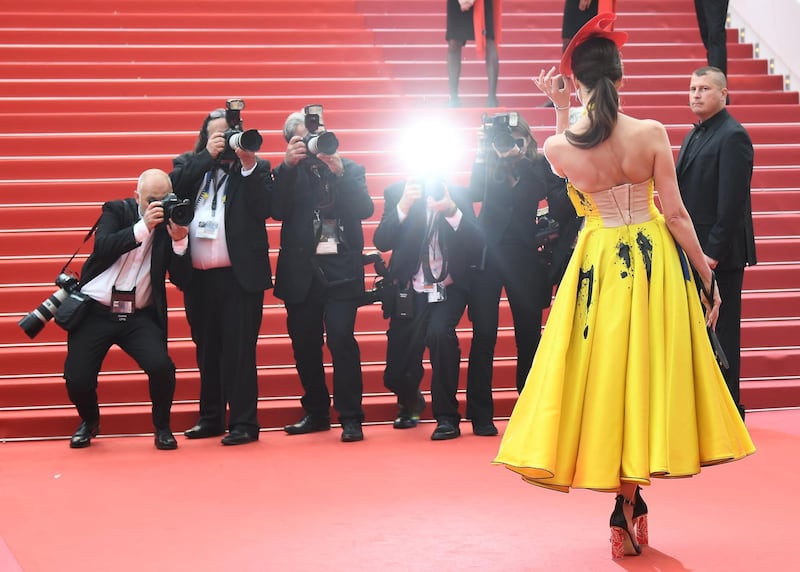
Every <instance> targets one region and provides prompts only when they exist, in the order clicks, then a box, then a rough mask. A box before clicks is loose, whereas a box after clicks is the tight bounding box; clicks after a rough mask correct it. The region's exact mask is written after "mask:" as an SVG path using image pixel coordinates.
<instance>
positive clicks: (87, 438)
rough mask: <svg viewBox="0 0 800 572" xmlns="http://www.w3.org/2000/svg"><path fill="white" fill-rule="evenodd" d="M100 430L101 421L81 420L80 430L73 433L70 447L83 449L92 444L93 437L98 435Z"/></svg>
mask: <svg viewBox="0 0 800 572" xmlns="http://www.w3.org/2000/svg"><path fill="white" fill-rule="evenodd" d="M99 432H100V422H99V421H81V424H80V425H79V426H78V430H77V431H75V433H73V434H72V439H70V441H69V447H70V449H83V448H84V447H88V446H89V445H91V444H92V437H97V434H98V433H99Z"/></svg>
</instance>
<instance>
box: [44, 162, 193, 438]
mask: <svg viewBox="0 0 800 572" xmlns="http://www.w3.org/2000/svg"><path fill="white" fill-rule="evenodd" d="M171 191H172V185H171V183H170V180H169V177H168V176H167V174H166V173H165V172H163V171H160V170H158V169H149V170H147V171H144V172H143V173H142V174H141V176H140V177H139V180H138V183H137V185H136V198H135V199H133V198H131V199H123V200H117V201H109V202H107V203H105V204H104V205H103V212H102V215H101V216H100V219H99V220H98V223H97V231H96V234H95V240H94V249H93V251H92V254H91V256H89V258H88V259H87V260H86V263H85V264H84V265H83V269H82V271H81V281H80V283H81V286H80V292H81V293H82V294H84V295H85V296H88V297H89V298H90V301H89V303H88V308H87V309H86V313H85V315H84V317H83V318H82V319H81V320H80V322H78V323H77V324H75V325H73V326H71V327H70V329H69V333H68V335H67V359H66V362H65V363H64V379H66V382H67V393H68V394H69V398H70V400H71V401H72V403H74V404H75V407H76V408H77V409H78V414H79V415H80V417H81V424H80V426H79V427H78V430H77V431H75V434H74V435H73V436H72V439H71V440H70V444H69V446H70V447H71V448H73V449H82V448H84V447H88V446H89V445H91V441H92V438H93V437H95V436H96V435H97V434H98V433H99V431H100V408H99V405H98V402H97V375H98V373H99V372H100V367H101V365H102V363H103V359H105V357H106V354H108V350H109V349H110V348H111V346H112V345H114V344H116V345H118V346H119V347H120V348H122V349H123V350H124V351H125V353H127V354H128V355H130V356H131V357H132V358H133V359H134V360H136V363H137V364H138V365H139V367H141V368H142V369H143V370H144V371H145V373H147V377H148V379H149V385H150V399H151V400H152V402H153V408H152V412H153V425H154V426H155V446H156V448H158V449H175V448H177V446H178V443H177V442H176V440H175V437H173V435H172V430H171V428H170V409H171V407H172V397H173V395H174V393H175V364H174V363H173V362H172V359H171V358H170V357H169V354H168V353H167V294H166V287H165V285H164V280H165V277H166V274H167V271H169V276H170V280H171V281H172V282H174V283H175V284H176V285H178V286H179V287H182V286H184V285H185V284H186V282H187V280H188V277H189V273H190V272H191V261H190V258H189V256H188V254H187V253H186V249H187V246H188V241H187V238H186V236H187V232H188V229H187V227H186V226H180V225H178V224H176V221H175V219H174V217H170V216H169V213H167V212H165V204H170V202H169V200H168V197H169V195H170V192H171ZM172 197H174V195H173V196H172ZM165 199H167V202H166V203H165ZM174 212H175V211H174V210H173V214H174ZM179 212H183V214H185V212H184V211H179ZM189 214H191V211H189ZM180 222H182V223H186V222H187V221H186V220H185V218H184V219H183V220H181V221H180ZM57 319H58V318H57Z"/></svg>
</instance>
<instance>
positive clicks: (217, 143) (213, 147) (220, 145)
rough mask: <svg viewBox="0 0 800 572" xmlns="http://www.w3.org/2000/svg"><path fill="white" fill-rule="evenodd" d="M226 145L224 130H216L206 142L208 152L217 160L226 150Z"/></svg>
mask: <svg viewBox="0 0 800 572" xmlns="http://www.w3.org/2000/svg"><path fill="white" fill-rule="evenodd" d="M225 145H226V142H225V133H224V132H222V131H216V132H214V133H212V134H211V136H210V137H209V138H208V143H206V151H208V154H209V155H211V158H212V159H214V160H215V161H216V160H217V159H218V158H219V157H220V155H222V153H223V152H224V151H225Z"/></svg>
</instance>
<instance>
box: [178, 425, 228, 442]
mask: <svg viewBox="0 0 800 572" xmlns="http://www.w3.org/2000/svg"><path fill="white" fill-rule="evenodd" d="M183 434H184V435H185V436H186V438H187V439H206V438H208V437H219V436H220V435H224V434H225V431H224V430H223V429H215V428H213V427H211V426H210V425H204V424H203V423H198V424H197V425H195V426H194V427H192V428H191V429H187V430H186V431H184V432H183Z"/></svg>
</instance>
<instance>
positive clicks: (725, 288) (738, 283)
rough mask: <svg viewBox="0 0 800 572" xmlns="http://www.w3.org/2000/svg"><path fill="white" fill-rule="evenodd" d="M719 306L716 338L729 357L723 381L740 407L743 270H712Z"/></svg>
mask: <svg viewBox="0 0 800 572" xmlns="http://www.w3.org/2000/svg"><path fill="white" fill-rule="evenodd" d="M715 274H716V276H717V285H718V287H719V295H720V296H722V306H720V309H719V318H718V319H717V330H716V332H717V337H718V338H719V343H720V345H721V346H722V350H723V351H724V352H725V356H726V357H727V358H728V363H729V365H730V367H729V368H728V369H727V370H722V375H723V377H724V378H725V384H726V385H727V386H728V390H730V392H731V397H732V398H733V401H734V403H736V405H738V406H739V409H740V411H741V410H742V409H743V408H742V406H741V400H740V395H739V378H740V372H741V355H740V354H741V341H742V336H741V332H742V283H743V282H744V270H743V269H742V270H715Z"/></svg>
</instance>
